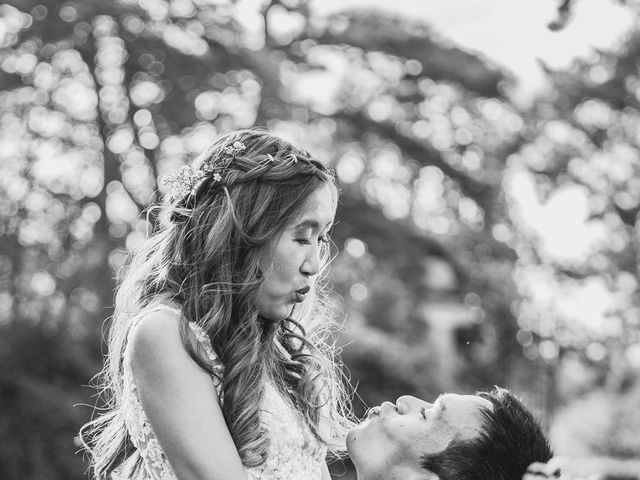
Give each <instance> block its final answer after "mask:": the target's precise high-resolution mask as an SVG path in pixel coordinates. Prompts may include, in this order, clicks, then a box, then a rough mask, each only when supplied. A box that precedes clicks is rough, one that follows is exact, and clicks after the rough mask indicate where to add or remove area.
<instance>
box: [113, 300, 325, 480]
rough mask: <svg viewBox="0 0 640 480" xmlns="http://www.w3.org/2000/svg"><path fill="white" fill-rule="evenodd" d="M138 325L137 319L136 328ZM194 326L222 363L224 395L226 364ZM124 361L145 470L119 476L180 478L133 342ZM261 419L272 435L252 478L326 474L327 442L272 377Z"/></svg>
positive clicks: (130, 420)
mask: <svg viewBox="0 0 640 480" xmlns="http://www.w3.org/2000/svg"><path fill="white" fill-rule="evenodd" d="M158 307H162V308H167V309H170V310H172V311H174V312H177V311H176V310H174V309H173V308H170V307H168V306H166V305H158ZM177 313H178V312H177ZM136 325H137V322H136V323H135V324H134V325H133V327H132V329H131V331H133V329H134V328H135V327H136ZM189 326H190V327H191V330H192V331H193V333H194V334H195V336H196V338H197V339H198V341H199V342H201V343H202V345H203V347H204V348H205V350H206V352H207V355H208V356H209V358H210V360H211V362H212V364H213V365H217V366H218V368H214V370H215V371H216V374H218V376H216V375H212V380H213V382H214V385H215V387H216V390H217V391H218V395H220V394H221V391H220V388H221V384H220V378H222V375H223V374H224V367H223V366H222V364H221V362H220V360H219V359H218V357H217V355H216V354H215V352H214V351H213V349H212V348H211V343H210V342H209V338H208V337H207V335H206V333H205V332H204V331H203V330H202V329H201V328H200V327H199V326H198V325H196V324H195V323H190V324H189ZM130 334H131V333H130ZM123 363H124V365H123V368H124V394H123V412H124V418H125V423H126V425H127V430H128V432H129V435H130V437H131V441H132V443H133V445H134V446H135V447H136V449H137V452H136V454H135V456H140V457H141V458H142V470H143V471H142V472H138V474H137V475H132V474H131V473H129V474H127V473H125V472H126V470H127V469H126V468H123V469H121V471H120V472H119V475H118V476H119V477H120V478H121V479H123V480H124V479H127V480H130V479H132V478H135V479H136V480H138V479H139V480H142V479H144V480H176V477H175V474H174V473H173V470H172V469H171V466H170V465H169V462H168V460H167V457H166V456H165V454H164V452H163V451H162V447H161V446H160V444H159V443H158V440H157V438H156V436H155V434H154V433H153V429H152V428H151V425H150V424H149V420H148V419H147V416H146V414H145V412H144V410H143V408H142V403H141V402H140V399H139V397H138V392H137V391H136V384H135V381H134V378H133V373H132V371H131V364H130V354H129V349H128V348H126V349H125V353H124V362H123ZM260 421H261V422H262V424H263V426H264V429H265V432H266V434H267V436H268V438H269V441H270V450H269V453H268V455H267V459H266V461H265V462H264V463H263V464H262V465H259V466H257V467H250V468H247V467H245V470H246V472H247V476H248V478H249V480H258V479H260V480H272V479H273V480H276V479H277V480H294V479H295V480H319V479H320V478H321V476H322V473H321V472H322V465H323V463H324V460H325V455H326V447H324V446H322V445H321V444H320V443H319V442H318V441H317V440H316V439H315V437H314V436H313V434H312V433H311V431H310V430H309V428H308V426H306V424H305V423H304V422H303V421H302V418H301V416H300V415H299V414H298V413H297V412H296V411H295V410H294V409H293V408H292V407H290V406H289V404H288V403H287V402H286V401H285V399H284V398H283V397H282V396H281V395H280V393H279V392H278V391H277V390H276V388H275V386H274V385H272V384H270V383H267V385H266V388H265V395H264V398H263V401H262V406H261V416H260Z"/></svg>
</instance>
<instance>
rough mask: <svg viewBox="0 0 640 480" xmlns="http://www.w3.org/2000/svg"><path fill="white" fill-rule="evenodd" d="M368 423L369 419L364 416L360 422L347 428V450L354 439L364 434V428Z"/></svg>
mask: <svg viewBox="0 0 640 480" xmlns="http://www.w3.org/2000/svg"><path fill="white" fill-rule="evenodd" d="M369 423H371V422H370V420H369V419H368V418H365V419H364V420H363V421H362V422H360V423H359V424H357V425H356V426H355V427H353V428H352V429H351V430H349V433H347V450H350V449H349V446H350V445H351V446H353V444H354V442H355V441H356V439H357V438H358V437H361V436H362V435H363V434H364V430H365V429H366V428H367V426H368V425H369Z"/></svg>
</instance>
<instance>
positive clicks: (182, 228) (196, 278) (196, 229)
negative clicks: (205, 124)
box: [81, 130, 353, 478]
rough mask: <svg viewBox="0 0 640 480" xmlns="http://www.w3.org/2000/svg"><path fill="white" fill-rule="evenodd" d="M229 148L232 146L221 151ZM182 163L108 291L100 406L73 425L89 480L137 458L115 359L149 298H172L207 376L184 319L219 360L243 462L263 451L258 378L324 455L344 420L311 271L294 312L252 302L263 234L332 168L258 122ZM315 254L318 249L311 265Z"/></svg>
mask: <svg viewBox="0 0 640 480" xmlns="http://www.w3.org/2000/svg"><path fill="white" fill-rule="evenodd" d="M234 144H235V145H236V146H237V145H238V144H241V145H242V147H244V148H242V149H241V148H236V149H233V148H232V147H233V146H234ZM229 152H232V154H231V153H229ZM192 171H193V172H196V173H197V174H198V176H197V179H198V181H197V182H195V183H194V184H193V186H192V187H193V188H189V189H187V190H186V191H184V192H183V194H181V195H177V196H172V195H168V196H167V197H166V198H167V200H166V201H165V203H164V204H163V205H162V207H161V208H160V215H159V223H158V226H157V228H156V231H155V232H154V233H153V234H152V235H151V236H150V238H148V239H147V240H146V242H145V243H144V244H143V246H142V248H141V249H140V250H139V251H137V252H136V253H135V255H134V256H133V259H132V261H131V264H130V266H129V270H128V272H127V275H126V276H125V278H124V280H123V282H122V284H121V285H120V287H119V288H118V291H117V295H116V308H115V313H114V317H113V323H112V325H111V329H110V332H109V352H108V356H107V359H106V362H105V367H104V370H103V372H102V387H101V389H102V393H103V394H104V395H105V396H106V398H107V400H108V406H109V409H108V411H107V413H106V414H103V415H101V416H100V417H98V418H97V419H96V420H94V421H93V422H91V423H90V424H88V425H87V426H86V427H87V428H85V431H84V432H81V434H83V433H84V438H85V439H86V441H85V448H86V449H87V450H88V451H89V454H90V456H91V459H92V462H93V469H94V473H95V474H96V476H97V477H98V478H105V477H107V476H108V475H109V474H110V472H112V471H113V470H114V469H115V468H117V467H119V466H121V465H122V464H123V462H125V460H127V465H128V464H129V462H133V463H138V464H140V462H141V460H140V459H139V458H138V459H135V458H134V457H135V454H136V452H135V449H134V448H133V445H132V444H131V441H130V439H128V437H127V434H126V428H124V420H123V416H122V359H123V353H124V350H125V347H126V340H127V335H128V331H129V328H130V325H131V320H132V318H133V317H134V316H135V315H139V314H140V312H141V311H144V309H145V308H147V307H148V306H149V305H151V304H152V303H153V302H155V301H157V300H158V298H167V297H168V298H171V299H172V301H173V302H175V303H177V304H178V305H180V307H181V313H182V315H181V317H180V330H181V335H182V338H183V343H184V344H185V348H186V349H187V351H188V352H189V354H190V355H191V356H192V357H193V358H194V360H195V361H196V362H197V363H198V364H199V365H200V366H201V367H202V368H204V369H206V370H208V371H210V372H211V373H212V374H217V372H216V371H214V366H212V365H210V364H209V361H208V359H207V358H206V355H205V354H204V352H202V351H201V350H199V349H198V347H197V345H196V346H194V344H193V342H189V341H188V333H187V332H188V324H189V322H195V323H197V324H198V325H199V326H200V327H201V328H202V329H203V330H204V331H205V332H206V333H207V335H208V337H209V339H210V341H211V345H212V347H213V349H214V351H215V352H216V354H217V355H218V356H219V358H220V360H221V361H222V363H223V365H224V369H225V371H224V377H223V381H222V392H221V394H222V398H223V399H224V401H223V402H222V411H223V414H224V417H225V420H226V423H227V426H228V428H229V431H230V433H231V436H232V438H233V440H234V442H235V445H236V448H237V449H238V452H239V454H240V457H241V459H242V461H243V463H244V464H245V466H247V467H250V466H256V465H259V464H262V463H263V462H264V461H265V459H266V456H267V453H268V446H269V445H268V439H267V437H266V435H265V432H264V431H263V429H262V426H261V422H260V415H259V412H260V406H261V403H262V399H263V397H264V394H265V382H266V381H267V380H269V381H273V382H274V383H275V385H276V387H277V388H278V389H279V391H280V393H281V394H283V395H285V396H286V397H288V398H289V399H290V401H291V402H292V403H293V405H294V406H295V407H296V408H297V409H298V411H299V412H300V413H301V414H302V416H303V418H304V419H305V421H306V423H307V425H308V426H309V427H310V430H311V431H312V432H313V434H314V436H315V437H316V438H317V439H318V440H319V441H320V442H321V443H323V444H325V445H327V446H328V448H329V452H330V453H334V454H338V455H340V454H341V453H342V452H343V450H344V439H345V437H346V432H347V431H348V429H349V428H350V427H351V426H352V425H353V422H352V418H353V417H352V415H351V413H350V408H349V405H348V396H347V394H346V392H345V383H344V382H343V381H342V380H343V379H342V376H341V369H340V364H339V363H338V360H337V356H336V351H335V346H334V343H333V342H332V341H331V338H332V335H331V333H332V331H333V327H334V326H335V322H334V320H333V318H332V317H333V315H332V313H331V309H330V307H329V303H328V301H327V300H326V293H325V292H324V290H323V283H324V282H322V281H321V280H322V277H323V275H322V272H321V273H320V274H319V275H318V277H320V279H318V280H317V281H316V283H315V286H314V288H313V289H312V291H311V292H310V293H309V295H307V299H306V300H305V301H304V302H303V304H302V309H301V312H300V315H299V317H298V318H296V319H293V318H288V319H286V320H284V321H273V320H269V319H266V318H262V317H261V316H260V315H259V311H258V309H257V308H256V298H257V294H258V292H259V290H260V287H261V283H262V276H261V272H260V268H259V263H260V259H261V256H262V255H263V254H264V252H265V251H266V248H267V246H268V243H269V241H271V240H272V239H274V238H277V236H278V235H279V234H280V233H281V231H282V229H283V228H284V227H285V225H287V223H288V222H289V221H291V220H293V219H294V218H295V216H296V215H297V214H298V212H299V211H300V208H301V206H302V205H304V203H305V200H306V199H307V198H309V196H310V195H311V194H312V193H313V192H315V191H316V190H318V189H319V188H322V187H324V186H326V185H331V186H333V187H334V188H336V191H337V186H336V178H335V175H334V173H333V171H332V170H331V169H330V168H328V167H327V166H326V165H324V164H323V163H322V162H320V161H318V160H317V159H315V158H313V157H312V156H311V155H310V154H309V153H308V152H307V151H305V150H303V149H301V148H299V147H297V146H295V145H293V144H292V143H290V142H287V141H285V140H283V139H282V138H279V137H276V136H274V135H272V134H270V133H268V132H265V131H261V130H240V131H236V132H232V133H230V134H227V135H225V136H223V137H221V138H219V139H218V140H217V141H216V142H215V143H214V144H213V145H212V146H211V147H210V148H209V149H207V150H206V151H205V152H204V153H203V154H202V155H200V156H199V157H197V158H196V159H195V160H194V162H193V165H192ZM190 186H191V185H190ZM327 262H328V252H327V251H325V252H324V254H323V262H322V263H323V265H326V264H327ZM321 425H322V426H323V427H322V428H320V426H321ZM326 427H328V428H326Z"/></svg>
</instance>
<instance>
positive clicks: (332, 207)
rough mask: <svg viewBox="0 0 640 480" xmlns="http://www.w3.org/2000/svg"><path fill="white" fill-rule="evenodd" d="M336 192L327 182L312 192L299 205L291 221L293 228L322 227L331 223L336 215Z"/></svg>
mask: <svg viewBox="0 0 640 480" xmlns="http://www.w3.org/2000/svg"><path fill="white" fill-rule="evenodd" d="M337 200H338V194H337V192H336V190H335V188H334V187H333V186H331V185H329V184H326V185H323V186H322V187H320V188H319V189H317V190H316V191H315V192H313V193H312V194H311V195H309V197H308V198H307V199H306V201H305V202H304V204H303V205H302V206H301V207H300V210H299V211H298V213H297V215H296V217H295V219H294V221H293V222H292V223H293V226H294V227H295V228H299V227H307V228H308V227H312V228H314V227H315V228H316V229H323V228H325V227H326V226H327V224H330V223H333V219H334V217H335V215H336V207H337V203H338V202H337Z"/></svg>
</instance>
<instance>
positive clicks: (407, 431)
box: [347, 393, 492, 480]
mask: <svg viewBox="0 0 640 480" xmlns="http://www.w3.org/2000/svg"><path fill="white" fill-rule="evenodd" d="M483 408H488V409H491V408H492V404H491V402H489V401H488V400H486V399H484V398H481V397H477V396H474V395H456V394H451V393H447V394H444V395H440V396H439V397H438V398H437V400H436V401H435V402H434V403H433V404H431V403H428V402H425V401H423V400H420V399H417V398H415V397H410V396H404V397H400V398H398V400H397V401H396V404H395V405H394V404H393V403H390V402H384V403H383V404H382V405H381V406H380V407H375V408H373V409H371V410H370V411H369V414H368V415H367V418H366V419H365V420H364V421H363V422H362V423H361V424H360V425H358V426H357V427H355V428H354V429H353V430H351V432H349V435H348V436H347V449H348V450H349V455H350V457H351V460H352V461H353V463H354V465H355V466H356V469H357V470H358V476H359V478H361V479H367V480H369V479H375V478H393V477H394V476H403V477H404V478H411V476H412V472H413V473H416V474H418V475H417V476H420V475H419V474H421V473H422V472H424V470H423V469H422V467H421V466H420V459H421V458H422V457H423V456H424V455H426V454H434V453H438V452H441V451H443V450H444V449H445V448H446V447H447V446H448V445H449V444H450V443H451V442H452V441H454V440H456V441H461V440H471V439H473V438H475V437H477V435H478V434H479V433H480V430H481V428H482V424H483V418H482V415H481V413H480V412H481V410H482V409H483Z"/></svg>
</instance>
